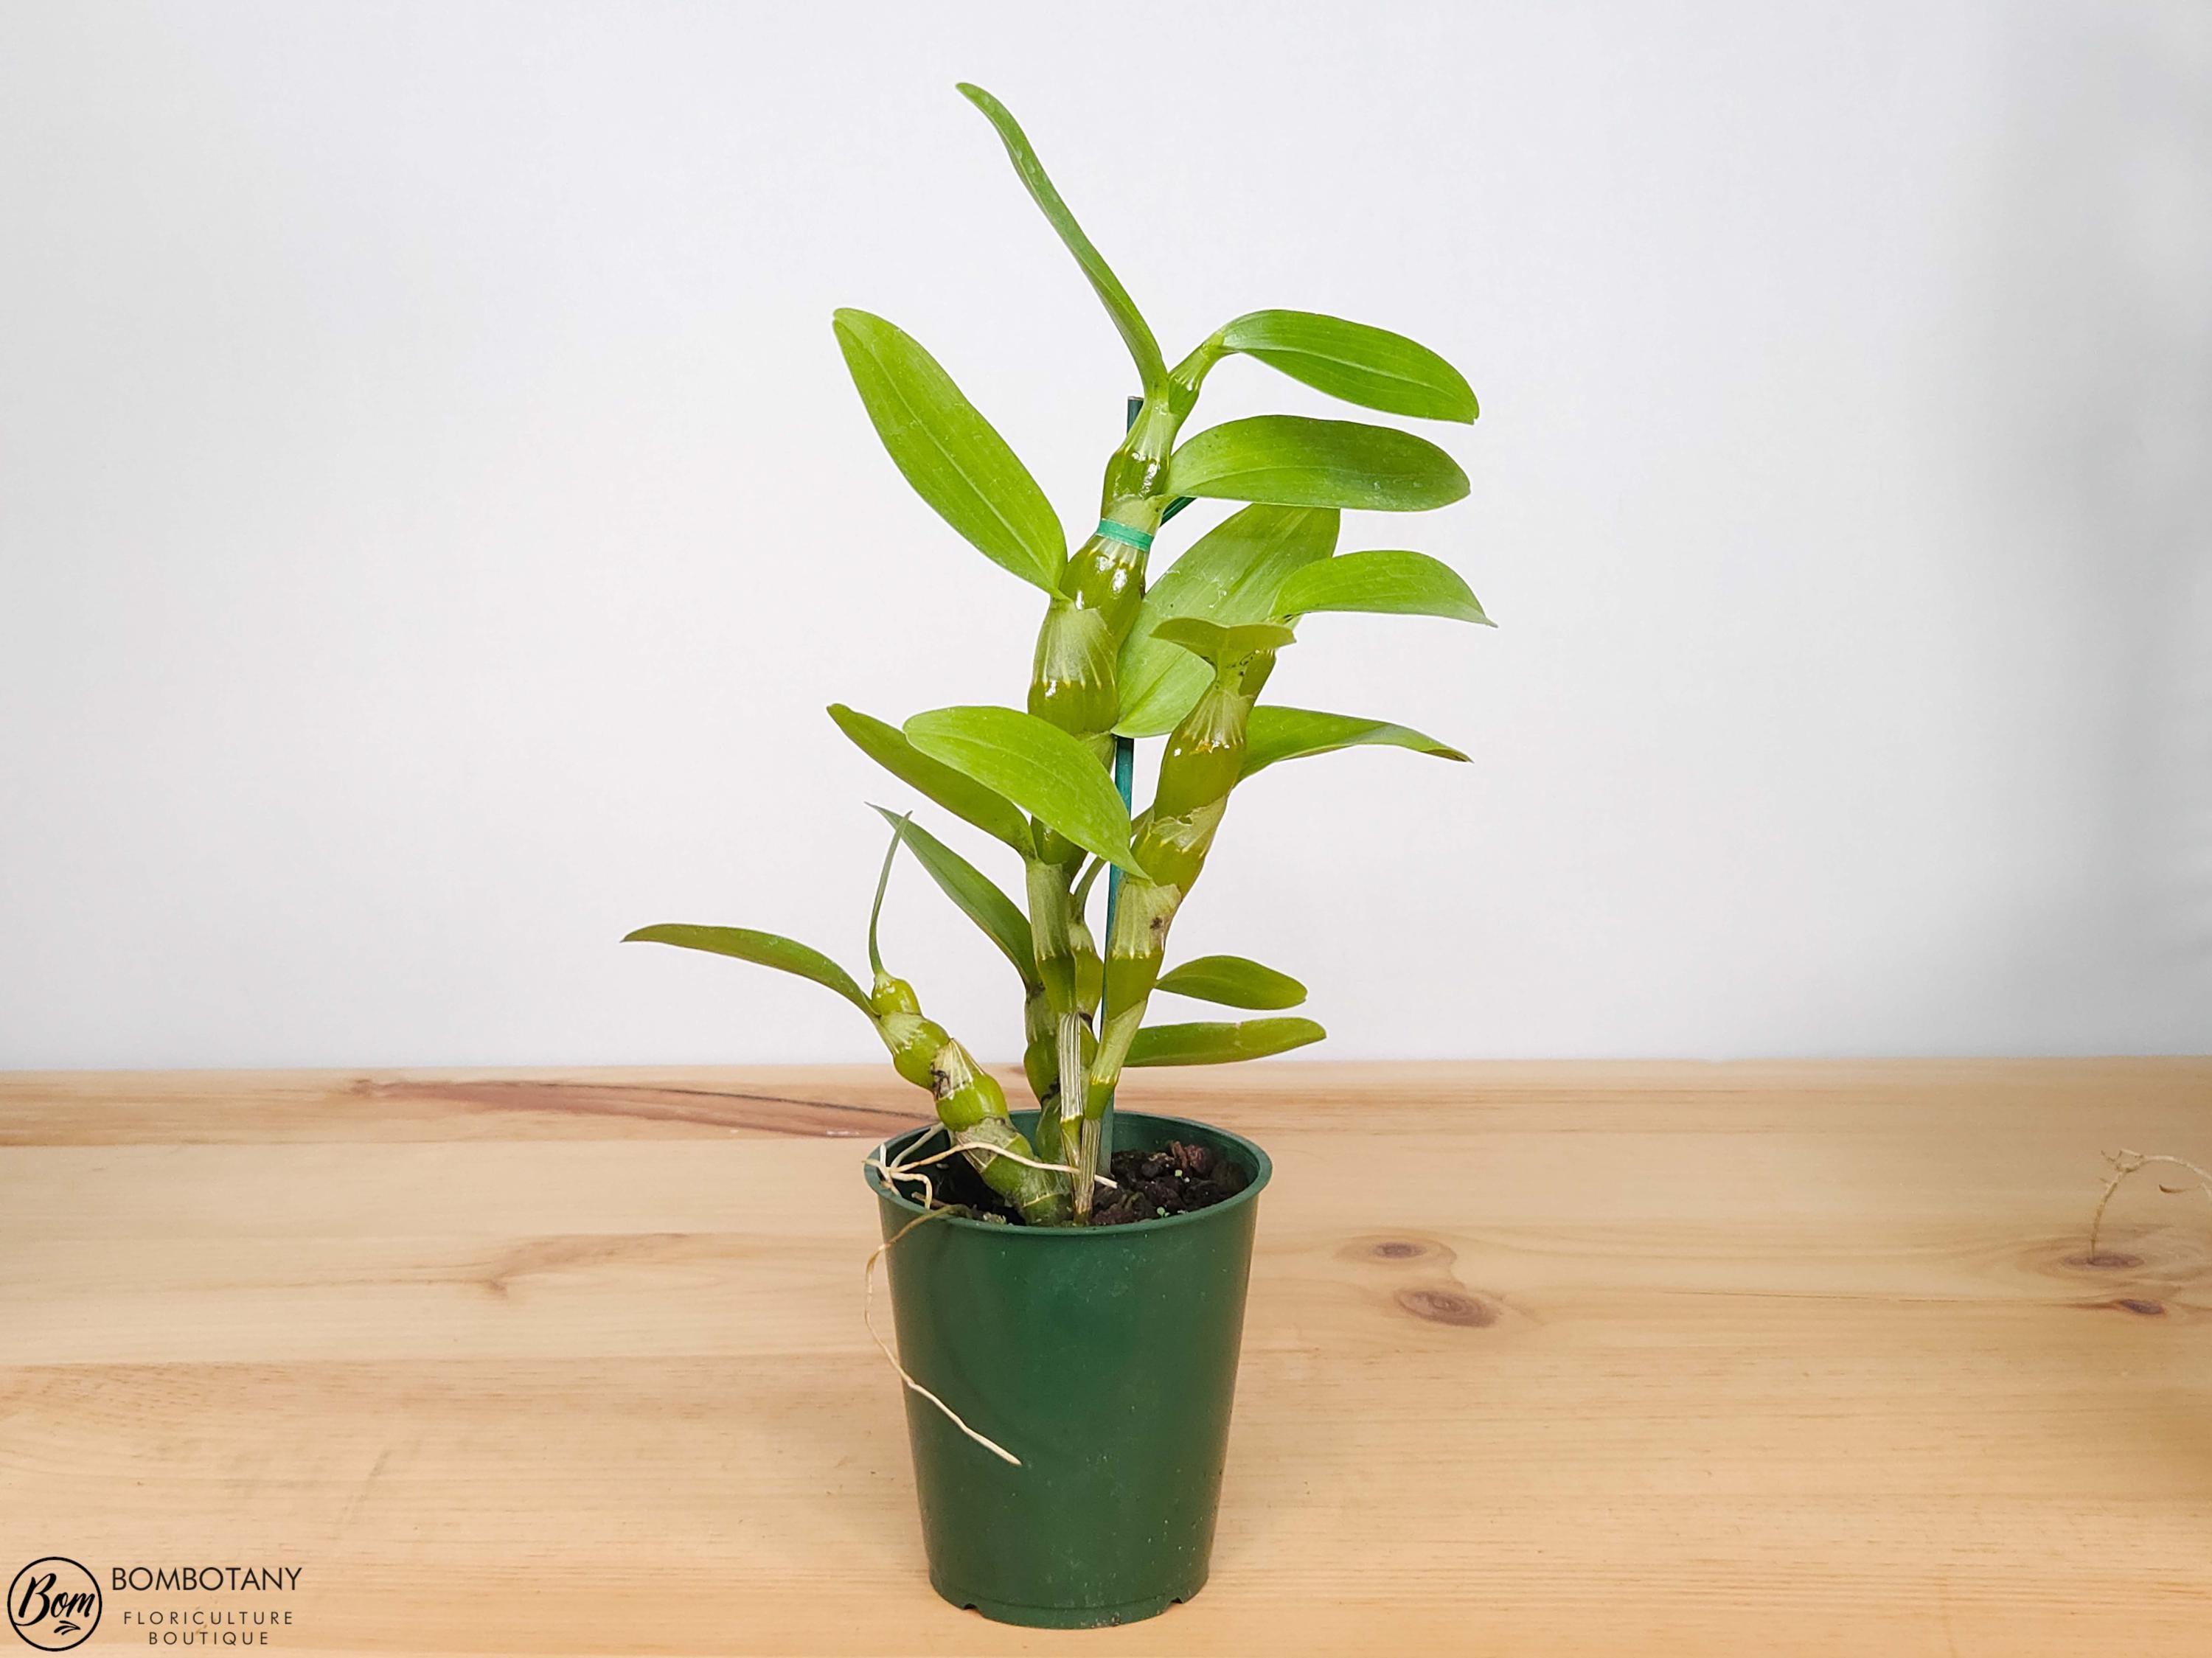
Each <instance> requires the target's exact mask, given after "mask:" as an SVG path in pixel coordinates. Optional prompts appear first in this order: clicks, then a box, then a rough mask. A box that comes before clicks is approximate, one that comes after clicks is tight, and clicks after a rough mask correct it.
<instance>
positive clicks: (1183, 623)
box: [1152, 616, 1298, 664]
mask: <svg viewBox="0 0 2212 1658" xmlns="http://www.w3.org/2000/svg"><path fill="white" fill-rule="evenodd" d="M1152 637H1153V638H1155V639H1164V640H1165V641H1167V642H1168V643H1169V644H1170V645H1174V646H1177V647H1180V648H1182V649H1183V650H1186V651H1188V652H1189V653H1191V654H1192V655H1193V656H1195V657H1200V658H1202V659H1204V660H1206V661H1208V662H1212V663H1215V664H1219V663H1223V662H1227V661H1230V660H1231V659H1234V658H1237V657H1241V656H1249V655H1250V654H1251V653H1253V652H1255V651H1279V650H1281V649H1282V648H1283V647H1285V645H1295V644H1297V642H1298V636H1297V635H1296V634H1294V633H1292V632H1291V630H1290V629H1288V628H1285V627H1284V626H1283V625H1282V624H1281V623H1278V622H1245V623H1238V624H1237V626H1236V627H1234V628H1225V627H1223V626H1222V625H1221V624H1220V623H1218V622H1206V621H1203V620H1201V619H1200V618H1199V617H1197V616H1170V617H1169V618H1168V619H1167V620H1166V621H1165V622H1163V623H1160V624H1159V626H1158V627H1157V628H1155V629H1152Z"/></svg>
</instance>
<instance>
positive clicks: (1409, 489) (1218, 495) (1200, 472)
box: [1166, 415, 1467, 513]
mask: <svg viewBox="0 0 2212 1658" xmlns="http://www.w3.org/2000/svg"><path fill="white" fill-rule="evenodd" d="M1166 492H1167V493H1170V494H1174V495H1202V496H1209V497H1212V498H1214V499H1218V500H1223V501H1272V502H1273V503H1275V504H1276V505H1278V506H1283V507H1346V508H1350V507H1359V508H1362V509H1364V510H1365V511H1368V512H1373V513H1419V512H1425V511H1427V510H1428V509H1429V508H1430V507H1446V506H1449V505H1450V504H1451V503H1452V502H1453V501H1458V500H1460V499H1461V498H1462V496H1464V495H1466V494H1467V474H1466V473H1464V472H1462V471H1460V469H1459V463H1458V462H1457V461H1455V460H1454V459H1452V458H1451V457H1450V456H1449V455H1448V454H1446V453H1445V452H1443V450H1441V449H1439V448H1437V446H1436V445H1435V444H1433V443H1431V442H1430V441H1429V440H1427V439H1425V438H1417V437H1415V436H1414V435H1413V434H1412V433H1410V432H1400V431H1397V430H1395V429H1394V428H1390V427H1388V426H1368V425H1364V424H1362V423H1361V422H1358V421H1346V420H1308V419H1306V418H1305V417H1304V416H1302V415H1255V416H1253V417H1252V418H1251V419H1249V420H1232V421H1230V422H1226V423H1225V424H1224V425H1220V426H1210V427H1208V428H1206V430H1205V431H1203V432H1200V434H1198V435H1197V436H1196V437H1194V438H1193V439H1191V440H1189V441H1188V443H1186V444H1184V445H1183V446H1182V447H1181V448H1180V449H1177V450H1176V452H1175V454H1174V455H1173V457H1172V458H1170V460H1169V462H1168V481H1167V485H1166Z"/></svg>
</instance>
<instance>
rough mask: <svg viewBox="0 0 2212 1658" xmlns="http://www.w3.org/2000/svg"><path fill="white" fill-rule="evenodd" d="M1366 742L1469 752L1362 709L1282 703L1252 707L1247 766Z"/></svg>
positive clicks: (1453, 754) (1441, 754)
mask: <svg viewBox="0 0 2212 1658" xmlns="http://www.w3.org/2000/svg"><path fill="white" fill-rule="evenodd" d="M1360 744H1387V745H1389V746H1391V747H1394V748H1401V749H1411V750H1413V751H1414V752H1415V753H1416V754H1432V755H1435V756H1437V758H1438V759H1440V760H1464V759H1466V758H1467V756H1465V755H1463V754H1462V753H1461V752H1460V751H1459V750H1457V749H1455V748H1452V747H1450V746H1449V744H1443V743H1439V742H1437V739H1436V738H1433V737H1425V736H1423V735H1422V734H1421V733H1420V732H1417V731H1415V730H1413V727H1411V726H1394V725H1392V724H1390V722H1389V720H1362V719H1361V718H1359V717H1358V715H1357V714H1317V713H1316V712H1315V711H1314V710H1313V709H1311V708H1274V707H1272V706H1267V705H1264V704H1263V705H1262V706H1261V707H1259V708H1255V709H1253V710H1252V719H1251V722H1250V724H1249V726H1247V727H1246V728H1245V734H1244V770H1243V776H1246V777H1249V776H1250V775H1251V774H1253V773H1254V772H1255V771H1259V770H1261V769H1262V768H1265V767H1268V766H1272V765H1273V764H1274V763H1275V762H1277V761H1279V760H1302V759H1304V757H1305V756H1308V755H1310V754H1329V753H1333V752H1334V750H1338V749H1349V748H1353V747H1357V746H1358V745H1360Z"/></svg>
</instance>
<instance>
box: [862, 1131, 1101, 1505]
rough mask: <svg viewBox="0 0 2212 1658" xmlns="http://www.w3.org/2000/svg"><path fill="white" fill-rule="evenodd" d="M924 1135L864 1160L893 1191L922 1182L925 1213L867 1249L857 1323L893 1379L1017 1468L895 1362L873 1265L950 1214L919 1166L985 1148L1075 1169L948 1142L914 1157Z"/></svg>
mask: <svg viewBox="0 0 2212 1658" xmlns="http://www.w3.org/2000/svg"><path fill="white" fill-rule="evenodd" d="M940 1127H941V1125H940ZM930 1132H931V1133H937V1132H938V1130H937V1129H932V1130H931V1131H930ZM928 1139H929V1135H928V1134H924V1135H922V1136H921V1138H920V1139H916V1140H915V1143H914V1145H910V1146H908V1147H907V1149H906V1151H904V1152H903V1153H902V1154H901V1155H900V1156H899V1157H896V1158H893V1159H887V1158H886V1157H884V1153H885V1152H886V1151H889V1150H890V1141H889V1140H885V1141H884V1142H883V1143H882V1144H881V1145H878V1146H877V1147H876V1149H875V1152H874V1155H873V1156H872V1157H869V1159H868V1167H869V1168H871V1169H874V1170H875V1171H876V1172H877V1173H878V1175H882V1176H883V1177H884V1185H885V1186H887V1187H890V1189H891V1190H892V1191H894V1192H896V1191H897V1190H898V1182H899V1181H901V1180H910V1181H919V1182H920V1184H921V1193H922V1197H921V1206H922V1208H923V1209H924V1210H925V1211H927V1212H926V1213H924V1214H920V1215H916V1216H915V1218H913V1219H912V1220H910V1221H908V1223H907V1224H905V1225H903V1226H902V1227H900V1228H899V1230H897V1231H896V1232H894V1233H892V1234H891V1235H890V1236H889V1237H887V1238H885V1239H884V1241H883V1242H881V1243H879V1244H878V1245H877V1246H876V1247H875V1248H873V1249H872V1250H870V1251H869V1252H868V1262H867V1265H866V1266H865V1267H864V1268H863V1269H862V1270H861V1284H862V1288H861V1291H860V1322H861V1323H863V1324H864V1325H866V1327H867V1330H868V1335H869V1338H870V1339H872V1341H874V1343H875V1344H876V1345H877V1346H878V1347H879V1348H881V1349H882V1350H883V1355H884V1357H885V1358H886V1359H888V1360H890V1367H891V1369H892V1370H896V1371H897V1372H898V1379H899V1380H900V1381H901V1382H903V1383H905V1384H906V1386H907V1388H908V1390H909V1391H911V1392H913V1393H915V1394H920V1395H921V1397H922V1398H924V1399H926V1400H928V1401H929V1402H930V1403H931V1404H933V1405H934V1406H937V1408H938V1409H939V1411H941V1412H944V1414H945V1420H946V1421H948V1422H950V1423H951V1424H952V1425H953V1426H954V1427H956V1428H957V1429H959V1430H960V1431H961V1432H962V1433H963V1434H966V1435H967V1436H968V1437H969V1438H970V1439H972V1440H974V1441H975V1442H976V1443H977V1444H978V1445H981V1447H982V1448H984V1449H985V1450H987V1451H988V1452H990V1453H991V1455H994V1456H995V1457H997V1458H998V1459H999V1460H1000V1461H1001V1462H1006V1463H1011V1464H1012V1466H1013V1467H1017V1468H1018V1467H1021V1466H1022V1460H1021V1458H1019V1457H1018V1456H1016V1455H1014V1454H1013V1453H1012V1451H1010V1450H1008V1449H1007V1448H1006V1447H1005V1446H1004V1445H1001V1444H1000V1443H999V1442H998V1441H997V1440H995V1439H993V1438H991V1437H989V1436H987V1435H984V1434H980V1433H977V1432H976V1431H975V1429H973V1428H971V1427H969V1425H968V1424H967V1423H966V1422H965V1421H964V1420H963V1419H962V1418H961V1415H960V1412H957V1411H956V1410H954V1409H953V1408H952V1407H951V1406H950V1405H948V1404H946V1403H945V1401H944V1400H941V1399H939V1397H938V1396H937V1395H936V1394H933V1393H932V1392H930V1391H929V1389H928V1388H925V1387H923V1386H922V1385H921V1383H920V1382H916V1381H915V1379H914V1377H913V1376H910V1375H909V1374H908V1371H907V1368H906V1366H905V1365H903V1364H902V1363H899V1356H898V1354H897V1353H896V1351H894V1350H893V1349H892V1347H891V1345H890V1343H889V1342H888V1341H885V1340H884V1339H883V1337H882V1336H881V1335H879V1334H878V1333H877V1331H876V1263H877V1262H878V1261H879V1260H882V1259H883V1258H884V1255H885V1254H888V1253H890V1247H891V1245H893V1244H894V1243H896V1242H898V1241H899V1240H900V1239H901V1238H902V1237H904V1236H906V1235H907V1234H908V1232H911V1231H912V1230H914V1229H915V1227H917V1226H921V1225H925V1224H927V1223H929V1222H930V1221H933V1220H935V1219H937V1218H939V1217H940V1216H944V1215H949V1214H951V1213H953V1211H952V1210H951V1209H946V1208H939V1206H938V1203H937V1188H936V1187H935V1186H933V1184H932V1183H931V1181H930V1178H929V1176H928V1175H925V1174H923V1173H921V1170H922V1169H924V1168H926V1167H927V1166H928V1165H929V1164H931V1163H942V1162H944V1161H945V1159H946V1158H947V1157H961V1156H963V1155H965V1154H966V1153H967V1152H969V1151H985V1152H988V1153H989V1154H990V1155H991V1156H993V1157H1011V1158H1012V1159H1013V1160H1014V1161H1015V1162H1016V1163H1026V1164H1027V1165H1028V1166H1029V1167H1030V1168H1031V1169H1045V1170H1048V1171H1049V1172H1054V1173H1059V1174H1063V1175H1073V1174H1074V1173H1075V1170H1073V1169H1070V1168H1068V1167H1067V1166H1066V1164H1065V1163H1039V1162H1037V1161H1036V1159H1035V1158H1033V1157H1024V1156H1022V1154H1021V1153H1020V1152H1018V1151H1006V1150H1004V1149H1003V1148H1001V1147H1000V1146H995V1145H949V1146H947V1147H946V1148H945V1150H944V1151H933V1152H931V1153H930V1154H929V1156H927V1157H915V1155H914V1153H915V1151H917V1150H918V1149H919V1148H920V1147H921V1146H922V1145H925V1144H927V1141H928ZM1098 1183H1099V1184H1100V1185H1101V1186H1112V1185H1113V1184H1114V1182H1113V1181H1110V1180H1108V1179H1106V1178H1105V1177H1104V1176H1103V1175H1100V1176H1098ZM1116 1189H1119V1188H1116Z"/></svg>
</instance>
